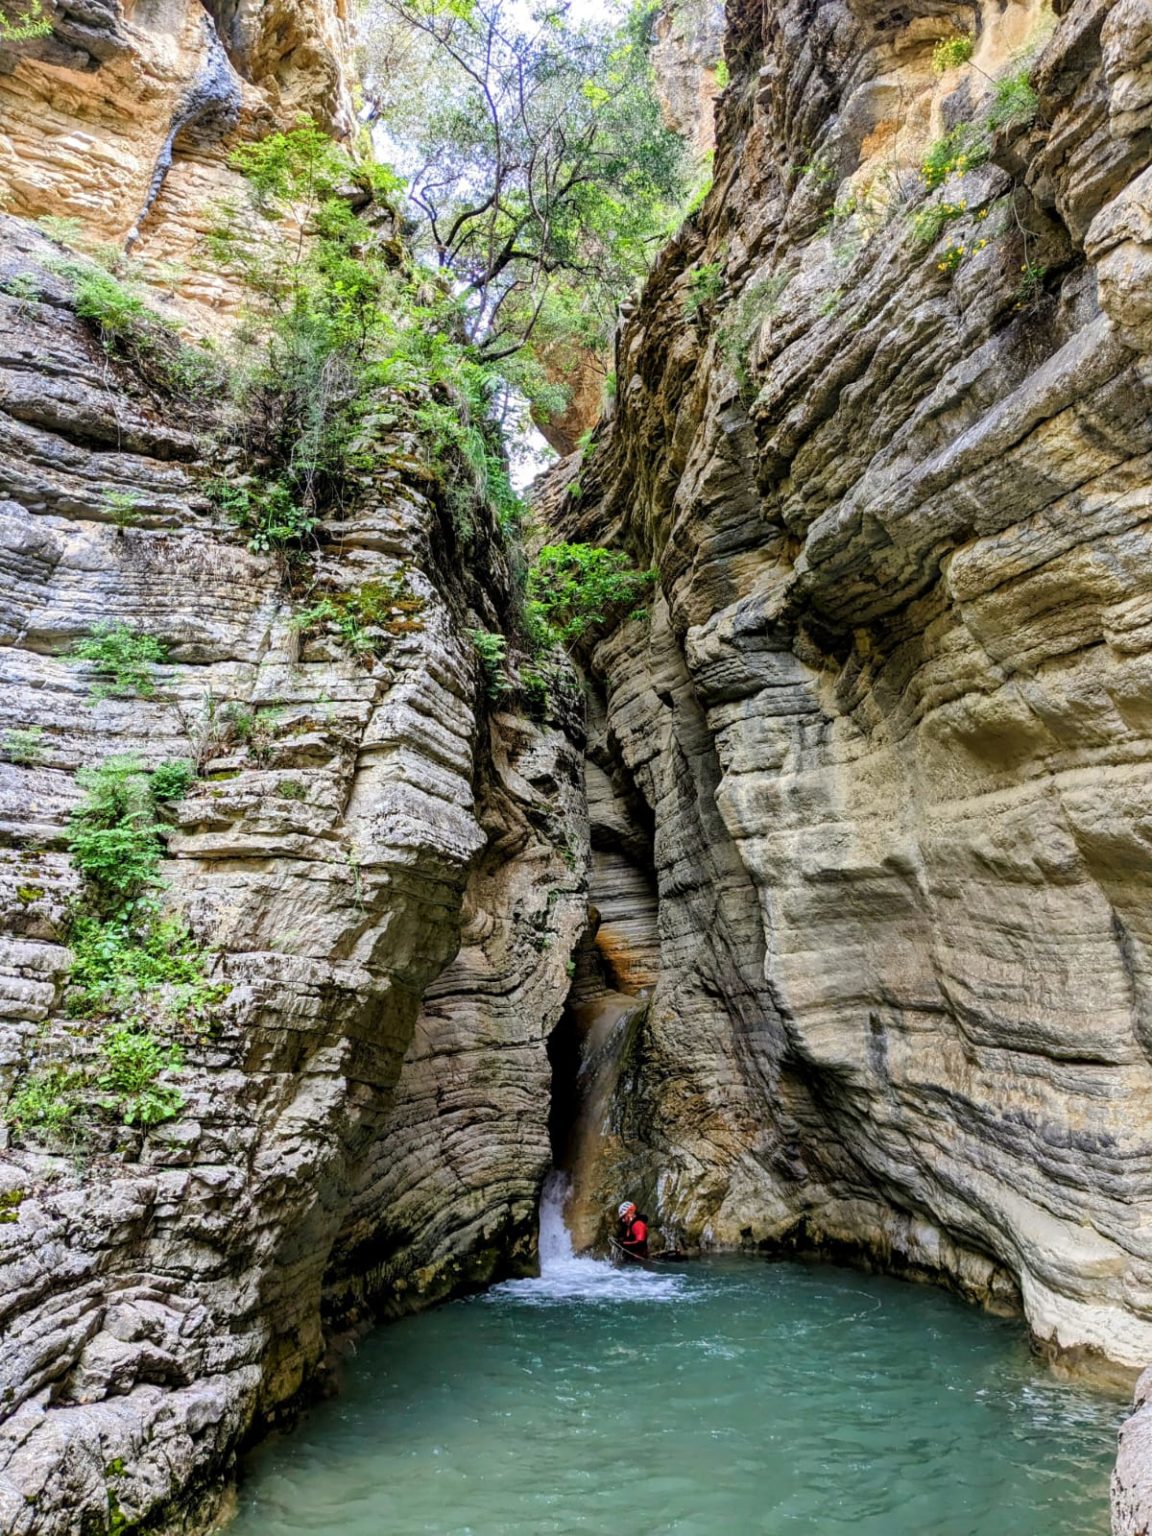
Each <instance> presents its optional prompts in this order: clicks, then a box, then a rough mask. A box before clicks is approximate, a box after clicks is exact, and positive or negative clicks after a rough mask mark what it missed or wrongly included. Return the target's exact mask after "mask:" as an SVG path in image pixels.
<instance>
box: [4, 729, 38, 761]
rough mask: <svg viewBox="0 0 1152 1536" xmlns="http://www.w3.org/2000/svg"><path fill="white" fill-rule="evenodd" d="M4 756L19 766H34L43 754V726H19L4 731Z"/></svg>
mask: <svg viewBox="0 0 1152 1536" xmlns="http://www.w3.org/2000/svg"><path fill="white" fill-rule="evenodd" d="M3 750H4V756H5V757H6V758H7V759H8V761H9V762H10V763H16V764H18V765H19V766H20V767H21V768H34V767H35V766H36V764H37V763H38V762H39V761H40V760H41V758H42V757H43V756H44V728H43V726H39V725H29V726H19V727H13V729H11V730H8V731H5V732H4V745H3Z"/></svg>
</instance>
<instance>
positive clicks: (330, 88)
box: [0, 0, 355, 334]
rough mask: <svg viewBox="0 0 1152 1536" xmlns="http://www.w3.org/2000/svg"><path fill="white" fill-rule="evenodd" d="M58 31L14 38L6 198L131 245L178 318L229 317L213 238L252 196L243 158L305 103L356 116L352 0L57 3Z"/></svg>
mask: <svg viewBox="0 0 1152 1536" xmlns="http://www.w3.org/2000/svg"><path fill="white" fill-rule="evenodd" d="M44 13H45V15H50V16H51V19H52V21H53V30H52V33H51V35H50V36H48V37H44V38H36V39H32V40H29V41H25V42H20V43H6V42H2V41H0V198H2V199H3V204H4V207H5V209H6V211H7V212H9V213H12V214H17V215H20V216H22V217H25V218H41V217H46V218H48V219H49V220H50V221H51V220H61V219H63V220H71V221H74V227H75V229H76V230H77V231H78V232H82V234H83V236H84V238H85V239H86V240H87V241H88V242H99V243H103V244H104V245H105V246H106V248H107V249H109V250H112V251H115V250H118V249H123V247H124V245H125V244H126V243H128V244H130V245H131V248H132V251H133V254H134V257H135V259H136V267H135V275H136V276H138V277H143V278H145V280H147V281H149V282H151V283H152V284H153V285H154V287H155V289H156V290H157V295H156V296H157V299H158V300H159V301H160V302H162V303H166V304H167V305H168V306H169V308H170V310H171V313H172V315H173V317H174V318H176V319H179V320H181V321H183V322H185V323H188V324H190V325H191V326H192V328H193V329H194V330H196V331H197V332H198V333H200V334H203V333H204V332H205V331H211V330H213V329H216V328H219V327H220V326H221V324H222V322H223V320H224V317H225V316H226V315H227V313H228V312H229V311H230V310H231V309H232V308H233V307H234V306H235V304H236V303H237V297H238V296H237V293H236V289H235V285H234V284H232V283H230V282H229V281H228V280H227V278H226V276H225V275H224V274H222V273H220V272H219V271H216V270H214V267H213V263H212V261H211V259H210V256H209V253H208V251H207V248H206V245H205V236H206V235H207V234H208V232H209V230H210V229H211V228H212V226H213V223H214V222H218V221H219V218H220V209H221V208H222V206H223V205H225V204H233V205H234V204H236V203H240V204H241V205H243V204H244V202H245V196H244V187H243V182H242V180H241V178H240V177H239V176H238V175H237V174H236V173H235V172H234V171H231V170H230V169H229V168H228V164H227V161H228V156H229V154H230V153H231V151H232V150H233V149H234V148H235V147H236V145H237V144H238V143H240V142H242V141H244V140H245V139H253V138H260V137H262V136H263V135H264V134H266V133H267V132H269V131H270V130H272V129H273V128H276V127H279V128H290V127H292V126H293V124H294V123H295V121H296V119H297V117H298V116H299V115H300V114H301V113H303V114H305V115H306V116H308V117H309V118H311V119H312V120H313V121H315V122H317V123H319V124H321V125H322V126H324V127H325V128H330V129H331V131H332V132H333V134H334V135H335V136H336V137H340V138H343V137H347V136H348V135H349V134H350V133H351V132H352V130H353V128H354V126H355V113H354V110H353V107H352V101H351V95H350V88H349V77H348V74H347V63H348V59H349V56H350V51H351V46H352V39H351V32H350V27H349V19H348V15H347V10H346V7H345V5H344V3H343V0H319V3H317V4H311V3H308V4H304V3H298V0H267V3H262V0H255V3H250V0H240V3H239V4H236V3H234V0H225V3H222V4H219V5H217V4H211V5H204V4H202V3H201V0H157V3H152V0H146V3H140V4H134V5H133V4H129V5H122V4H119V3H118V0H96V3H94V4H90V5H87V6H83V7H79V8H77V9H75V10H70V9H68V8H67V7H65V6H61V7H48V6H46V7H45V10H44Z"/></svg>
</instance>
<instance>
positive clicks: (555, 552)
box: [525, 544, 658, 649]
mask: <svg viewBox="0 0 1152 1536" xmlns="http://www.w3.org/2000/svg"><path fill="white" fill-rule="evenodd" d="M657 576H658V572H656V571H654V570H652V571H638V570H636V569H635V567H634V566H633V565H632V562H631V561H630V560H629V559H628V556H627V555H626V554H624V553H623V552H622V551H621V550H615V549H601V548H600V547H599V546H597V545H594V544H548V545H546V546H545V547H544V548H543V549H542V550H541V551H540V553H539V554H538V555H537V557H536V559H535V560H534V561H533V563H532V566H531V569H530V570H529V573H528V590H527V602H526V604H525V617H526V621H527V626H528V631H529V638H530V639H531V640H532V641H533V642H534V643H535V644H536V646H537V647H538V648H540V649H546V648H547V647H548V646H550V645H557V644H559V645H564V646H568V647H571V646H572V645H575V644H576V643H577V642H578V641H580V640H582V639H584V638H585V636H587V635H588V634H589V633H590V632H591V631H593V630H595V629H599V628H601V627H602V626H604V625H607V624H608V623H610V622H611V621H612V620H614V619H616V620H618V619H620V618H622V617H624V615H625V613H626V612H628V610H631V612H630V613H629V614H628V616H629V617H633V618H638V617H641V616H642V610H637V608H636V604H637V603H638V601H639V599H640V598H641V597H642V596H643V594H644V592H645V591H646V589H647V588H649V587H651V586H652V585H653V583H654V582H655V581H656V580H657Z"/></svg>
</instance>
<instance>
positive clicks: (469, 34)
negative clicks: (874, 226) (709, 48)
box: [364, 0, 688, 359]
mask: <svg viewBox="0 0 1152 1536" xmlns="http://www.w3.org/2000/svg"><path fill="white" fill-rule="evenodd" d="M651 22H652V10H651V8H650V7H648V6H639V7H635V8H633V10H631V11H630V12H629V13H628V14H627V15H626V16H625V17H624V18H623V19H620V20H617V21H615V22H613V23H611V24H592V23H576V22H574V21H573V20H572V19H571V18H570V16H569V14H568V12H567V10H566V9H565V8H561V7H551V8H547V9H537V10H534V11H529V10H527V9H526V8H525V7H524V6H523V5H518V4H513V3H509V0H369V11H368V15H367V18H366V22H365V27H364V39H365V41H364V47H365V61H364V62H365V68H364V75H365V80H366V94H367V98H368V101H369V103H370V109H371V112H372V113H373V115H374V118H375V120H376V123H377V124H378V125H379V130H378V131H379V132H380V133H381V134H382V136H383V137H384V138H385V140H386V156H387V158H389V159H391V160H393V161H394V162H395V164H396V166H397V169H398V170H399V171H400V172H401V173H402V174H403V175H404V176H405V177H406V180H407V196H408V205H409V209H410V213H411V215H412V218H413V220H414V223H415V225H416V230H415V235H416V240H417V245H418V248H420V249H422V250H423V251H424V253H425V255H426V256H427V257H428V258H429V259H431V260H434V261H435V263H436V264H437V265H438V266H439V267H440V268H442V269H445V270H446V271H447V272H448V273H449V274H450V276H451V281H452V283H453V285H454V288H455V291H456V292H457V293H458V295H459V296H460V298H461V300H462V307H463V310H464V314H465V324H466V326H467V329H468V334H469V339H470V340H471V341H472V342H473V343H474V344H475V345H477V346H478V347H479V348H480V349H481V351H482V352H483V354H484V355H485V356H487V357H488V358H490V359H499V358H505V357H510V356H512V354H514V353H516V352H517V351H519V350H520V349H521V348H522V347H523V346H524V345H525V343H526V342H530V343H532V344H533V345H534V347H536V348H539V347H542V346H546V345H547V344H548V343H550V342H555V341H557V340H558V339H571V340H574V341H576V342H578V343H580V344H581V345H583V346H585V347H593V348H594V347H597V346H600V345H602V344H603V342H604V340H605V339H606V338H607V335H608V334H609V332H610V328H611V324H612V321H613V319H614V317H615V313H616V308H617V305H618V303H619V301H620V299H621V298H622V297H624V296H626V295H627V294H628V293H629V292H630V291H631V290H632V289H633V288H634V287H635V285H636V283H637V281H638V280H639V278H640V277H641V276H642V275H643V273H644V271H645V270H646V268H647V266H648V264H649V262H650V260H651V258H652V256H653V255H654V253H655V249H656V247H657V246H658V244H659V242H660V241H661V240H662V239H664V238H665V237H666V236H667V234H668V233H669V231H670V228H671V226H672V224H673V222H674V220H675V219H676V217H677V215H678V213H679V210H680V208H681V207H682V204H683V201H684V197H685V193H686V189H687V183H688V166H687V160H686V155H685V151H684V146H683V144H682V142H681V140H680V139H679V138H678V137H677V135H676V134H674V133H673V132H672V131H671V130H670V129H668V128H666V127H665V126H664V124H663V123H662V121H661V117H660V109H659V105H658V102H657V100H656V96H655V93H654V90H653V84H652V75H651V66H650V62H649V31H650V27H651Z"/></svg>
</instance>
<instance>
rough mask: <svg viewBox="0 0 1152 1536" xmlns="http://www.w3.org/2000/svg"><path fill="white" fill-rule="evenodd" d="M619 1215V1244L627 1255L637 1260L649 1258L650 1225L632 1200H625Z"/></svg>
mask: <svg viewBox="0 0 1152 1536" xmlns="http://www.w3.org/2000/svg"><path fill="white" fill-rule="evenodd" d="M617 1214H618V1216H619V1217H620V1236H619V1238H617V1242H618V1243H619V1244H620V1246H621V1248H623V1250H624V1252H625V1253H630V1254H632V1256H633V1257H634V1258H637V1259H646V1258H647V1257H648V1223H647V1222H646V1221H645V1220H644V1218H643V1216H641V1214H640V1212H639V1211H638V1210H637V1209H636V1207H635V1206H634V1205H633V1203H632V1201H631V1200H625V1201H624V1202H623V1204H622V1205H621V1206H620V1209H619V1211H618V1212H617Z"/></svg>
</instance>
